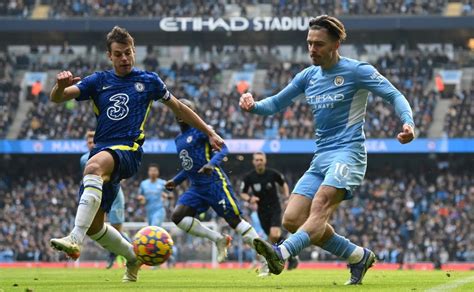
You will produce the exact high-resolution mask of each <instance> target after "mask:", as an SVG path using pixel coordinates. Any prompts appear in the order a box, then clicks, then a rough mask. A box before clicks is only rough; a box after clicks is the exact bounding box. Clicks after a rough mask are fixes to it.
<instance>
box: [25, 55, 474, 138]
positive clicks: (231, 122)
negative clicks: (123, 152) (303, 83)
mask: <svg viewBox="0 0 474 292" xmlns="http://www.w3.org/2000/svg"><path fill="white" fill-rule="evenodd" d="M244 55H245V54H244V53H242V52H240V53H235V55H234V57H236V59H234V60H241V59H239V57H238V56H244ZM257 56H258V55H257ZM246 58H247V60H253V59H258V57H252V55H247V57H246ZM39 60H41V58H39ZM91 60H92V61H91ZM219 61H221V62H217V63H188V62H181V63H180V64H178V63H176V62H173V63H171V64H170V66H169V67H162V66H160V61H159V58H158V57H156V55H154V54H152V53H148V54H146V55H145V57H144V58H143V60H142V62H141V64H138V66H139V67H140V66H143V67H144V68H146V69H149V70H156V71H158V73H159V75H160V76H161V78H162V79H163V80H164V81H165V83H166V84H167V86H168V88H169V89H170V90H171V92H172V93H173V94H174V95H175V96H177V97H179V98H187V99H190V100H194V101H195V102H196V104H197V106H198V111H199V112H200V113H202V114H203V115H204V117H205V118H206V120H207V121H208V122H209V123H210V124H211V125H213V126H214V127H215V128H216V129H218V130H219V132H220V133H222V135H223V136H224V137H225V138H268V139H273V138H290V139H291V138H303V139H311V138H312V137H313V126H312V123H311V116H312V113H311V110H310V108H309V107H308V106H307V105H306V103H305V102H304V101H303V100H298V101H297V102H295V104H294V105H293V106H291V107H289V108H288V109H286V110H285V111H284V112H282V113H279V114H277V115H274V116H271V117H259V116H255V115H249V114H246V113H242V112H241V111H240V110H239V108H238V99H239V95H240V94H239V93H238V90H237V87H230V89H229V87H225V86H224V87H223V86H222V84H223V82H225V81H224V79H223V75H224V70H230V71H231V72H238V71H235V69H232V68H237V67H238V66H244V67H245V66H247V65H246V64H252V63H242V62H241V63H242V64H239V63H235V62H230V61H229V60H228V59H227V60H219ZM33 64H34V65H31V66H34V67H35V68H37V69H40V70H52V71H50V72H57V71H54V70H60V68H61V67H62V66H64V64H69V68H71V69H70V70H71V71H73V72H75V74H76V75H79V76H85V75H87V74H89V73H90V72H94V71H96V70H99V69H105V68H107V62H106V61H104V60H102V59H100V58H97V57H91V58H90V59H89V61H85V58H84V57H78V58H77V57H76V58H73V59H69V62H68V61H61V59H60V60H59V61H57V62H56V63H40V62H39V63H38V62H36V63H33ZM374 64H375V66H376V67H377V68H378V69H379V71H380V72H381V73H382V74H384V75H385V76H386V77H387V78H388V79H389V80H391V82H392V83H393V84H394V85H395V86H396V87H397V88H399V89H400V90H401V92H403V93H404V94H405V96H406V97H407V99H408V101H409V102H410V104H411V105H412V107H413V110H414V112H416V114H415V115H414V117H415V123H416V125H417V131H418V133H417V135H418V136H419V137H426V136H427V133H428V129H429V127H430V125H431V123H432V121H433V119H434V117H433V113H434V109H435V107H436V104H437V101H438V100H439V99H440V98H442V94H441V93H439V92H437V91H436V90H435V89H434V88H433V87H430V84H431V83H432V80H433V68H444V67H448V68H451V67H455V66H456V63H455V61H454V60H450V59H449V58H448V57H447V55H446V54H444V53H441V52H439V51H432V52H423V53H422V52H421V51H419V50H418V51H410V52H407V53H396V52H395V53H387V54H383V55H381V56H380V57H378V58H377V59H376V60H375V62H374ZM266 65H268V67H265V66H266ZM257 66H258V67H259V68H261V67H262V66H263V68H266V69H265V70H263V72H266V73H265V75H264V85H263V86H264V88H263V90H262V92H261V93H260V94H258V93H257V94H256V98H257V99H259V98H262V97H264V96H268V95H271V94H274V93H276V92H278V90H280V89H281V88H283V86H285V85H286V84H287V83H288V82H289V81H290V80H291V78H292V76H294V75H295V74H296V73H297V72H299V71H300V70H301V69H302V68H304V67H305V66H308V64H304V63H299V62H296V63H287V62H282V63H279V64H278V63H277V64H266V63H265V64H259V63H257ZM247 67H250V68H253V67H252V66H247ZM222 68H227V69H222ZM249 70H255V69H249ZM254 72H255V71H254ZM239 74H240V73H239ZM252 74H253V73H252ZM50 77H51V78H54V74H53V73H52V74H50ZM232 82H233V81H232ZM232 82H231V83H232ZM222 88H224V90H223V89H222ZM429 88H432V89H429ZM250 90H251V91H252V89H250ZM45 101H46V100H45V99H44V98H43V99H34V106H33V107H31V110H30V112H29V113H28V114H27V118H26V119H25V120H24V125H23V127H22V129H21V132H20V134H19V138H26V139H58V138H82V137H83V136H84V134H85V132H86V131H87V129H90V128H94V125H95V118H94V116H93V114H92V111H91V110H90V107H91V105H90V104H88V103H76V102H68V103H66V104H64V105H55V104H51V103H48V102H45ZM466 102H469V99H467V101H466ZM222 109H225V110H222ZM392 112H393V109H392V108H391V107H390V106H388V105H386V104H385V102H383V101H382V100H381V99H380V98H378V97H376V96H371V97H370V98H369V100H368V108H367V117H366V126H365V131H366V135H367V137H369V138H386V137H393V136H394V135H396V133H397V131H398V130H399V129H400V128H401V125H400V124H399V121H398V118H397V117H396V115H393V114H392ZM173 121H174V117H173V115H172V113H171V112H170V111H169V110H168V109H167V108H166V107H163V106H161V105H159V104H154V106H153V107H152V110H151V113H150V116H149V122H148V123H147V128H146V130H147V135H148V137H155V138H173V137H174V136H175V135H176V134H177V133H178V132H179V128H178V127H177V125H175V124H174V122H173ZM459 122H461V123H463V126H459V125H458V127H459V128H460V129H461V128H466V127H469V118H460V119H459ZM164 124H167V125H172V126H170V127H161V126H160V125H164ZM460 135H461V134H460V133H459V132H456V133H453V134H452V135H451V134H450V136H452V137H456V136H457V137H459V136H460ZM462 135H464V136H466V135H467V136H469V135H470V134H469V132H463V134H462Z"/></svg>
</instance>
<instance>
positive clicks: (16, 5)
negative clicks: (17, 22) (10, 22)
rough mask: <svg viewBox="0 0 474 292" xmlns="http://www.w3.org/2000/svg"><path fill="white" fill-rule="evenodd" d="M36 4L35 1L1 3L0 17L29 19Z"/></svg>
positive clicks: (14, 0)
mask: <svg viewBox="0 0 474 292" xmlns="http://www.w3.org/2000/svg"><path fill="white" fill-rule="evenodd" d="M35 2H36V1H35V0H4V1H0V16H13V17H19V18H25V17H29V16H30V15H31V12H32V11H33V8H34V6H35Z"/></svg>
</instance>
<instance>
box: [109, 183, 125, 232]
mask: <svg viewBox="0 0 474 292" xmlns="http://www.w3.org/2000/svg"><path fill="white" fill-rule="evenodd" d="M108 218H109V222H110V224H122V223H123V222H124V221H125V199H124V197H123V191H122V188H119V190H118V192H117V196H116V197H115V200H114V202H113V203H112V207H111V208H110V211H109V213H108Z"/></svg>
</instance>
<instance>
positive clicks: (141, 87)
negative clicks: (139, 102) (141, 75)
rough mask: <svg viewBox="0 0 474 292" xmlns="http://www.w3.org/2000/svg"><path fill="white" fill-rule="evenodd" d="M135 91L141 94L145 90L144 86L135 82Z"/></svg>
mask: <svg viewBox="0 0 474 292" xmlns="http://www.w3.org/2000/svg"><path fill="white" fill-rule="evenodd" d="M135 90H136V91H138V92H142V91H143V90H145V85H143V83H141V82H137V83H135Z"/></svg>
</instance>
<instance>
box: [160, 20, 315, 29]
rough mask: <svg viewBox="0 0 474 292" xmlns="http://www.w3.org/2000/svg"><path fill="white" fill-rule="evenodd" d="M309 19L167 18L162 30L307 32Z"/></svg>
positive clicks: (161, 21) (162, 24)
mask: <svg viewBox="0 0 474 292" xmlns="http://www.w3.org/2000/svg"><path fill="white" fill-rule="evenodd" d="M309 19H310V18H309V17H255V18H252V19H248V18H245V17H229V18H212V17H210V18H202V17H165V18H162V19H160V29H161V30H162V31H167V32H193V31H230V32H232V31H235V32H238V31H305V30H307V29H308V23H309Z"/></svg>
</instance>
